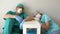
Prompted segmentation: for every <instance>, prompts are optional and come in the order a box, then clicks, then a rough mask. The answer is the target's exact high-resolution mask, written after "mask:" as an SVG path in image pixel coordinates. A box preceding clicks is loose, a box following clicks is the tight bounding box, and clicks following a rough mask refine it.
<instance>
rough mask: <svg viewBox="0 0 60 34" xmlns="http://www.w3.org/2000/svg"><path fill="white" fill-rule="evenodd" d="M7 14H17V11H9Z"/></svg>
mask: <svg viewBox="0 0 60 34" xmlns="http://www.w3.org/2000/svg"><path fill="white" fill-rule="evenodd" d="M6 14H12V15H15V14H16V12H13V11H8V12H7V13H6Z"/></svg>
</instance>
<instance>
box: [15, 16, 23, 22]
mask: <svg viewBox="0 0 60 34" xmlns="http://www.w3.org/2000/svg"><path fill="white" fill-rule="evenodd" d="M15 19H16V20H17V21H18V22H19V23H21V22H22V21H23V19H22V18H21V17H20V16H15Z"/></svg>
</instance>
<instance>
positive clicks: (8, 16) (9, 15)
mask: <svg viewBox="0 0 60 34" xmlns="http://www.w3.org/2000/svg"><path fill="white" fill-rule="evenodd" d="M4 18H15V15H11V14H6V15H4Z"/></svg>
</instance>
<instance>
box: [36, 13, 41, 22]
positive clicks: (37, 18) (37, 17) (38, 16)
mask: <svg viewBox="0 0 60 34" xmlns="http://www.w3.org/2000/svg"><path fill="white" fill-rule="evenodd" d="M40 18H41V15H40V14H39V13H38V14H37V15H36V16H35V20H38V21H39V19H40Z"/></svg>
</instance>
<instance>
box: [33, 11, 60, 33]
mask: <svg viewBox="0 0 60 34" xmlns="http://www.w3.org/2000/svg"><path fill="white" fill-rule="evenodd" d="M35 15H37V17H39V16H40V24H41V25H42V33H41V34H60V29H59V26H58V25H57V24H56V23H55V22H54V20H53V19H52V18H51V17H50V16H48V15H47V14H42V13H39V12H38V11H36V12H35V13H34V16H35ZM44 32H45V33H44Z"/></svg>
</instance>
